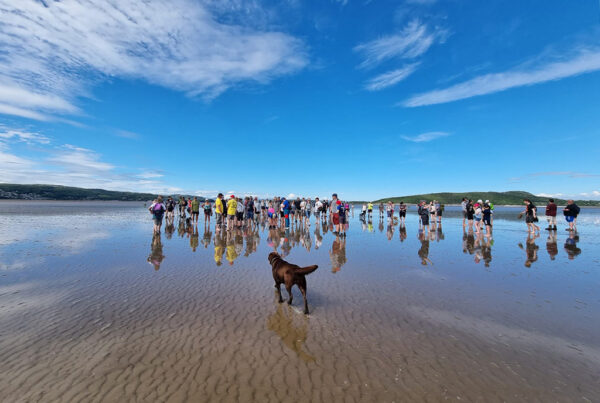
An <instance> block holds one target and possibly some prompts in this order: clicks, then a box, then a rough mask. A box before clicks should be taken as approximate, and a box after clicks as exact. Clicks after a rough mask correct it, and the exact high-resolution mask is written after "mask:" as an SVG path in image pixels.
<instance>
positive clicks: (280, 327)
mask: <svg viewBox="0 0 600 403" xmlns="http://www.w3.org/2000/svg"><path fill="white" fill-rule="evenodd" d="M292 309H293V308H291V307H290V306H288V305H282V304H277V310H276V311H275V312H274V313H273V314H271V315H270V316H269V317H268V319H267V329H269V330H271V331H272V332H275V333H276V334H277V336H279V338H280V339H281V341H283V344H285V346H286V347H287V348H289V349H290V350H292V351H294V352H295V353H296V355H297V356H298V358H300V359H301V360H302V361H304V362H313V361H315V357H313V356H312V355H310V354H308V353H306V352H305V351H303V350H302V347H303V346H304V343H305V342H306V337H307V335H308V318H307V317H306V316H304V317H302V318H301V317H299V315H298V318H297V321H299V322H301V324H300V325H299V326H297V325H295V324H294V312H292ZM302 316H303V315H302Z"/></svg>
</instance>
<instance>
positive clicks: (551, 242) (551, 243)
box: [546, 230, 558, 260]
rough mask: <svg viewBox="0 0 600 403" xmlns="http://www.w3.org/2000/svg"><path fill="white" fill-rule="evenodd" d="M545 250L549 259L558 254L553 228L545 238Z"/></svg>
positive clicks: (554, 257) (553, 258)
mask: <svg viewBox="0 0 600 403" xmlns="http://www.w3.org/2000/svg"><path fill="white" fill-rule="evenodd" d="M546 251H547V252H548V256H550V260H555V259H556V255H558V243H557V239H556V231H554V230H550V233H549V234H548V238H547V239H546Z"/></svg>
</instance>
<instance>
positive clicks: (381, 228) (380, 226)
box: [377, 217, 383, 232]
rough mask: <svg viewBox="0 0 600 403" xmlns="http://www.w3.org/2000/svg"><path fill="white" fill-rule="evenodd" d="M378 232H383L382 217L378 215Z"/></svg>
mask: <svg viewBox="0 0 600 403" xmlns="http://www.w3.org/2000/svg"><path fill="white" fill-rule="evenodd" d="M377 229H379V232H383V218H381V217H379V225H378V226H377Z"/></svg>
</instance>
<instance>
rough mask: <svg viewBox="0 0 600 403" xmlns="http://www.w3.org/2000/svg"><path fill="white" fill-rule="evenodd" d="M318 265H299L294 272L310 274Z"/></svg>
mask: <svg viewBox="0 0 600 403" xmlns="http://www.w3.org/2000/svg"><path fill="white" fill-rule="evenodd" d="M318 267H319V266H317V265H316V264H315V265H312V266H306V267H301V268H299V269H296V273H298V274H310V273H312V272H313V271H315V270H317V268H318Z"/></svg>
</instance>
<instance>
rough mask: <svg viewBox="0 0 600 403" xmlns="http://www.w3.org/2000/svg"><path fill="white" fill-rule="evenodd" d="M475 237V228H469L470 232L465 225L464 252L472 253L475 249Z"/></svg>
mask: <svg viewBox="0 0 600 403" xmlns="http://www.w3.org/2000/svg"><path fill="white" fill-rule="evenodd" d="M474 245H475V237H474V236H473V228H469V230H468V232H467V231H466V230H465V228H464V227H463V253H468V254H469V255H472V254H473V253H474V250H475V246H474Z"/></svg>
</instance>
